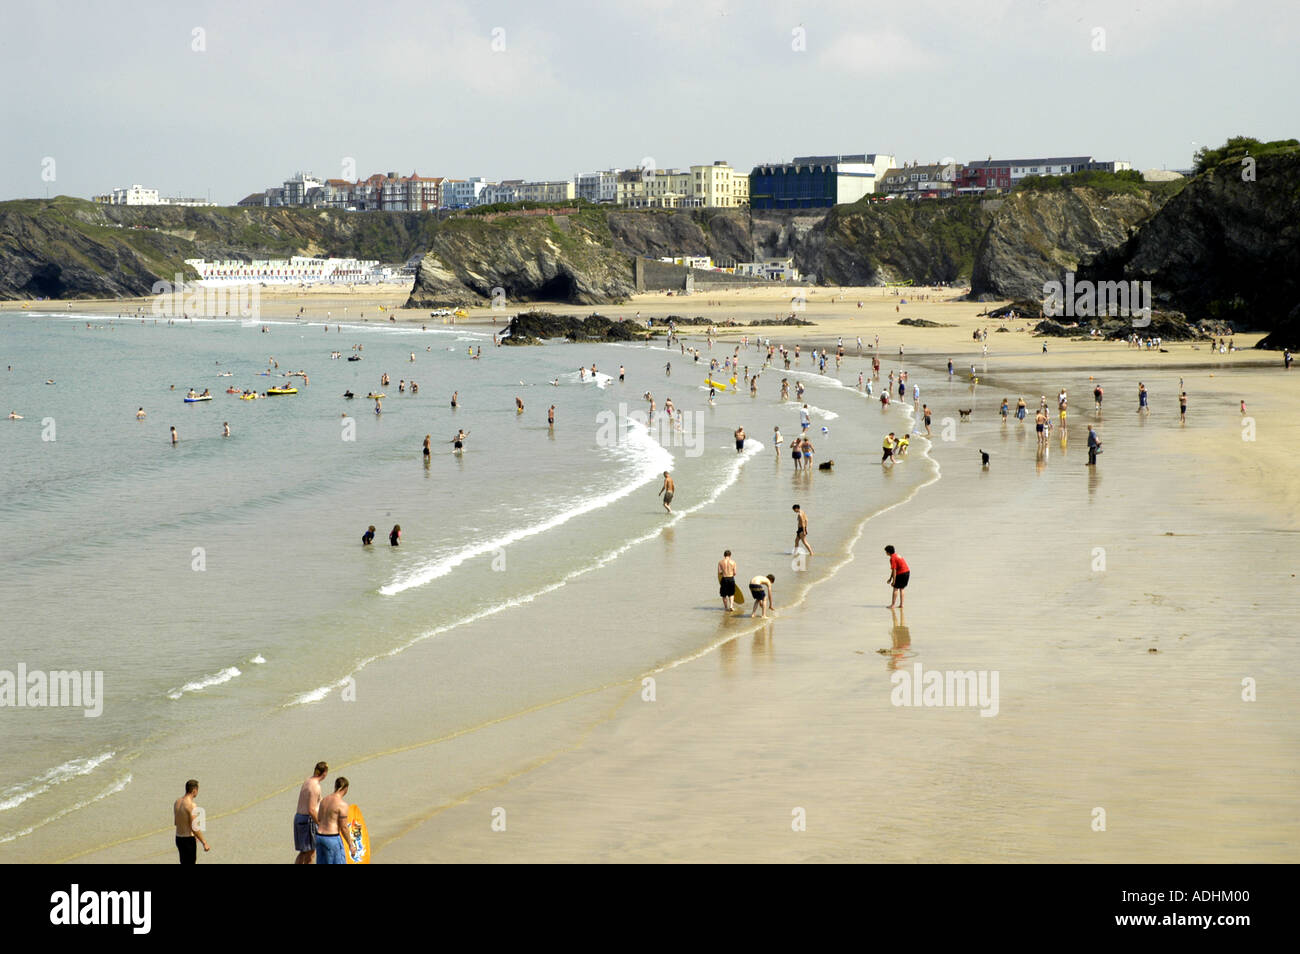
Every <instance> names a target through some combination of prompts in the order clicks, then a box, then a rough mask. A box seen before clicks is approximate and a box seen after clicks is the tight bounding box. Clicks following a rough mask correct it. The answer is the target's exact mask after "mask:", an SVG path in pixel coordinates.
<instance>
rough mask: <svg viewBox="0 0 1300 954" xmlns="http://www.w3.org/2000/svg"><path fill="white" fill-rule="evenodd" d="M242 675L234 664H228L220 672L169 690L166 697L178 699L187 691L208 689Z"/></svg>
mask: <svg viewBox="0 0 1300 954" xmlns="http://www.w3.org/2000/svg"><path fill="white" fill-rule="evenodd" d="M242 675H243V673H241V672H240V671H239V670H238V669H236V668H235V667H234V666H228V667H226V668H225V669H223V670H221V672H216V673H213V674H212V675H210V676H204V677H203V678H202V679H196V680H194V681H193V682H187V683H186V684H185V685H183V686H181V687H180V688H179V689H173V690H171V691H170V692H168V693H167V698H168V699H179V698H180V697H181V696H183V695H185V693H187V692H202V691H203V690H204V689H210V688H212V687H213V686H219V685H221V684H222V683H223V682H230V680H232V679H238V678H239V677H240V676H242Z"/></svg>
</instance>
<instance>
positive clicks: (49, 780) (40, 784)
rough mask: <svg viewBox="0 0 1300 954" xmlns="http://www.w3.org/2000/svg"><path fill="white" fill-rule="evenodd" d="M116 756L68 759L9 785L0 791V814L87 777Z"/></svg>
mask: <svg viewBox="0 0 1300 954" xmlns="http://www.w3.org/2000/svg"><path fill="white" fill-rule="evenodd" d="M116 754H117V753H116V752H104V753H102V754H100V755H93V756H90V757H88V758H80V759H70V760H69V761H67V762H64V763H63V764H62V765H56V766H55V767H54V768H52V769H50V770H49V771H47V772H42V773H41V774H40V775H38V776H36V777H35V778H29V779H28V780H27V781H25V782H19V783H18V784H17V785H11V786H10V787H9V788H6V789H4V790H3V791H0V812H3V811H8V810H9V809H11V808H17V807H18V806H19V805H21V804H22V803H23V802H25V801H27V800H28V799H30V798H35V797H36V796H37V795H43V794H44V793H46V792H48V791H49V790H50V789H52V788H53V787H54V786H56V785H60V784H62V783H63V782H66V781H68V780H69V779H74V778H77V777H78V776H81V775H89V774H90V773H91V772H93V771H95V769H97V768H98V767H99V766H101V765H103V764H104V763H105V762H107V761H108V760H109V759H111V758H112V757H113V756H114V755H116Z"/></svg>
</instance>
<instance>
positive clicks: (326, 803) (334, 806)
mask: <svg viewBox="0 0 1300 954" xmlns="http://www.w3.org/2000/svg"><path fill="white" fill-rule="evenodd" d="M347 793H348V780H347V779H346V778H344V777H343V776H342V775H340V776H339V777H338V778H336V779H335V780H334V791H333V792H332V793H331V794H329V795H326V796H325V797H324V798H322V799H321V801H320V805H319V806H317V808H316V819H317V820H316V825H317V828H318V830H317V832H316V864H318V865H345V864H347V856H346V855H344V853H343V852H344V846H343V843H344V842H347V849H346V850H347V851H348V853H351V852H353V851H355V850H356V846H355V844H354V843H353V841H352V832H351V831H350V830H349V829H348V803H347V802H345V801H344V800H343V796H344V795H346V794H347Z"/></svg>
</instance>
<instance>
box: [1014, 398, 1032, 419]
mask: <svg viewBox="0 0 1300 954" xmlns="http://www.w3.org/2000/svg"><path fill="white" fill-rule="evenodd" d="M1028 408H1029V405H1028V404H1026V403H1025V399H1024V398H1023V397H1022V398H1019V399H1018V400H1017V401H1016V420H1017V421H1023V420H1024V419H1025V413H1026V412H1027V410H1028Z"/></svg>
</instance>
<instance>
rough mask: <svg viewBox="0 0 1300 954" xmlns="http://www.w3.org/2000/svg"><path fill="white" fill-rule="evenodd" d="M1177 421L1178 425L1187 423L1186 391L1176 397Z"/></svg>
mask: <svg viewBox="0 0 1300 954" xmlns="http://www.w3.org/2000/svg"><path fill="white" fill-rule="evenodd" d="M1178 421H1179V423H1180V424H1186V423H1187V392H1186V391H1184V392H1182V393H1181V394H1179V395H1178Z"/></svg>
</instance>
